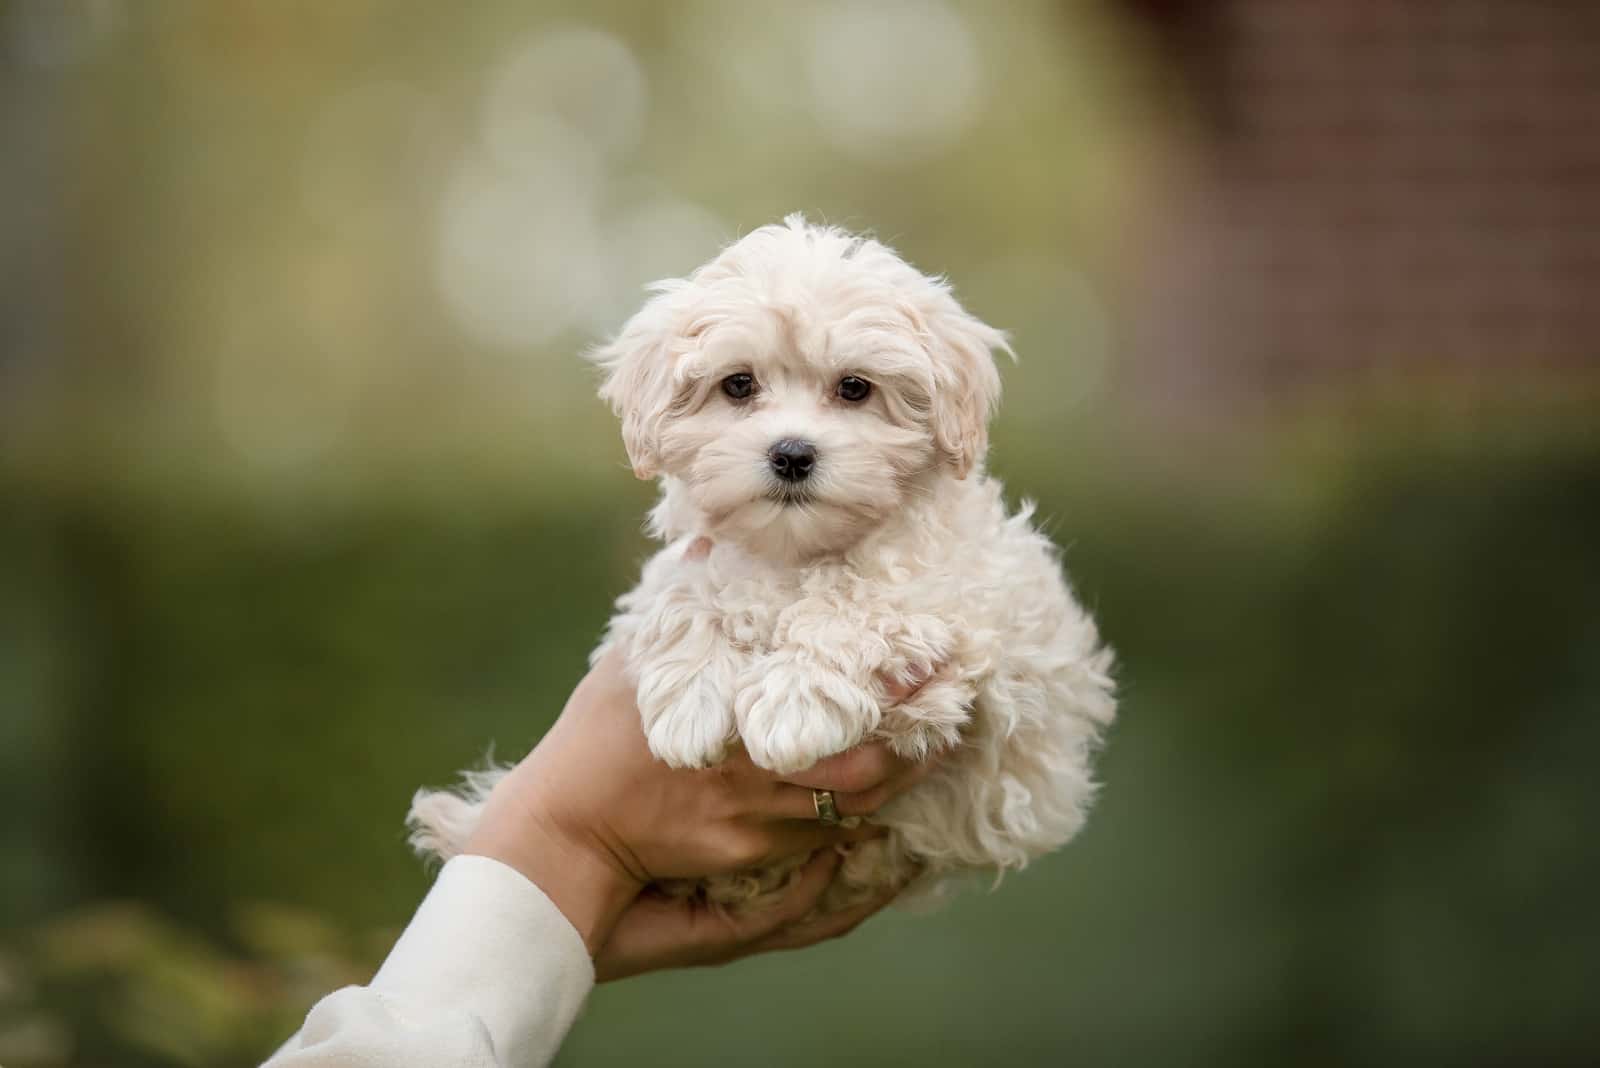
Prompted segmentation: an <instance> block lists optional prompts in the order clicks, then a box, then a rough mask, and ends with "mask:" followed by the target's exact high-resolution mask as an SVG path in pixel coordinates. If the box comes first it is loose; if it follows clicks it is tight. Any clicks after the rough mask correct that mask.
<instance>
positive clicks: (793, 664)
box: [735, 658, 878, 773]
mask: <svg viewBox="0 0 1600 1068" xmlns="http://www.w3.org/2000/svg"><path fill="white" fill-rule="evenodd" d="M735 708H736V710H737V714H738V721H739V734H740V736H741V737H743V738H744V747H745V749H746V751H748V752H749V754H750V759H751V760H753V761H755V762H756V763H757V764H758V765H760V766H761V767H763V768H767V769H768V770H770V771H776V772H780V773H782V772H794V771H800V770H801V769H803V768H809V767H810V766H811V765H813V764H815V763H816V762H817V761H819V760H821V759H823V758H824V757H830V756H832V755H833V754H835V753H842V752H844V751H845V750H846V749H849V748H850V747H851V746H853V745H855V744H856V743H857V742H859V741H861V739H862V738H863V737H864V736H865V735H866V733H867V732H868V731H870V730H871V729H872V728H873V727H875V726H876V725H877V723H878V702H877V700H876V699H875V698H874V697H873V696H872V694H870V693H868V692H867V691H865V690H863V689H862V688H861V687H859V686H857V685H855V683H853V682H851V681H850V680H849V679H847V678H845V677H844V676H843V675H840V674H838V673H837V672H834V671H830V670H828V669H826V668H821V667H817V666H815V665H811V664H807V663H804V662H802V661H799V660H794V659H778V658H768V659H767V660H764V661H759V662H758V663H756V664H755V665H753V666H752V668H751V669H750V671H749V672H748V673H747V674H746V675H745V677H744V678H743V679H741V680H740V688H739V696H738V699H737V701H736V702H735Z"/></svg>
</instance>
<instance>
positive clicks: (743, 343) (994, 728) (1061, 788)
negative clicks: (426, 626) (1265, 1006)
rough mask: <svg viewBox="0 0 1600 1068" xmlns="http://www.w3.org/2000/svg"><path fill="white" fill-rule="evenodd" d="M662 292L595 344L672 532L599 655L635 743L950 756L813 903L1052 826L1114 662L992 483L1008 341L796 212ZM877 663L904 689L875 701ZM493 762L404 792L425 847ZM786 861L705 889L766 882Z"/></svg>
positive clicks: (690, 754)
mask: <svg viewBox="0 0 1600 1068" xmlns="http://www.w3.org/2000/svg"><path fill="white" fill-rule="evenodd" d="M653 291H654V293H655V296H654V297H653V298H652V299H651V300H650V301H649V303H647V304H646V305H645V307H644V308H643V309H642V310H641V311H640V312H638V314H636V315H635V316H634V317H633V318H632V319H631V320H630V321H629V322H628V323H627V325H626V326H625V327H624V328H623V330H622V332H621V333H620V334H619V335H618V336H617V337H616V338H615V339H614V340H613V341H611V342H610V343H609V344H607V345H605V346H603V347H601V348H600V349H598V350H597V351H596V352H595V353H594V359H595V361H596V362H597V363H598V364H599V366H600V367H601V368H602V369H603V370H604V371H605V374H606V377H605V382H604V385H603V386H602V387H601V390H600V393H601V396H602V397H604V398H605V399H606V400H608V401H610V403H611V404H612V406H613V407H614V408H615V410H616V411H617V413H618V414H619V415H620V416H621V417H622V436H623V441H624V443H625V444H626V447H627V451H628V456H629V458H630V459H631V461H632V463H633V469H634V472H635V474H637V475H638V476H639V477H640V478H659V479H660V480H661V487H662V494H661V500H660V503H659V504H658V505H657V506H656V508H655V510H654V511H653V512H652V513H651V516H650V529H651V531H652V533H654V534H655V535H656V536H657V537H659V538H660V539H661V540H662V541H664V542H666V543H667V544H666V547H665V548H664V549H662V550H661V552H660V553H658V554H657V555H656V556H655V557H654V558H653V559H652V560H651V561H650V562H649V563H648V564H647V565H646V566H645V568H644V574H643V577H642V579H641V580H640V582H639V585H638V586H637V587H636V588H635V589H634V590H633V591H632V592H630V593H628V594H626V595H625V596H623V597H622V598H621V599H620V600H619V601H618V608H619V611H618V613H617V615H616V616H615V617H614V618H613V619H612V621H611V624H610V627H609V630H608V632H607V634H606V637H605V641H604V643H603V644H602V645H601V648H600V650H598V651H597V652H596V656H597V657H598V656H599V655H600V654H601V653H603V652H604V651H605V650H607V649H609V648H611V647H613V646H616V647H620V648H621V649H622V651H623V653H624V657H625V663H626V665H627V670H628V671H629V673H630V678H632V679H636V680H637V682H638V704H639V712H640V716H641V719H642V725H643V728H644V732H645V734H646V736H647V737H648V739H649V744H650V748H651V750H652V751H653V752H654V753H655V755H656V756H657V757H659V758H660V759H662V760H664V761H666V762H667V763H669V764H673V765H677V766H681V767H704V766H706V765H710V764H714V763H716V762H717V761H719V760H721V759H722V757H723V756H724V754H725V753H726V752H727V750H728V747H729V746H730V745H735V744H741V743H742V744H743V745H744V747H745V748H746V750H747V751H748V752H749V754H750V757H751V758H752V759H753V760H754V761H755V762H756V763H757V764H759V765H761V766H763V767H766V768H769V769H772V770H773V771H777V772H794V771H798V770H799V769H802V768H806V767H809V766H810V765H812V764H814V763H816V762H817V761H818V760H821V759H822V758H824V757H827V756H830V755H832V754H834V753H838V752H841V751H843V750H845V749H849V748H850V747H852V746H855V745H857V744H859V743H860V742H862V741H863V740H864V739H867V738H873V737H876V738H883V739H887V740H888V742H889V743H890V744H891V745H892V746H893V747H894V748H895V749H896V750H897V751H898V752H900V753H902V754H903V755H906V756H910V757H913V758H922V757H924V756H926V755H928V754H930V753H934V752H939V751H943V750H953V752H952V753H950V754H949V755H947V756H946V757H945V758H944V759H943V760H942V761H941V763H940V766H939V769H938V770H937V771H936V772H935V773H934V774H933V775H931V776H930V777H929V778H928V779H927V780H925V781H924V782H922V783H921V784H919V785H918V786H917V787H915V788H914V789H912V790H910V791H909V792H907V793H906V794H904V795H902V796H901V797H899V798H897V799H896V800H895V801H893V802H892V803H891V804H890V805H888V806H887V807H886V808H884V809H883V810H882V811H880V812H878V813H877V814H876V815H875V816H873V817H872V819H873V820H874V821H875V822H878V823H881V824H883V825H884V826H886V827H888V828H890V832H891V833H890V835H889V836H888V837H887V838H885V839H881V840H877V841H872V842H868V843H865V844H862V845H859V846H856V847H854V848H853V851H852V853H851V855H850V856H849V857H848V858H847V860H846V863H845V865H844V867H843V869H842V872H841V875H840V878H839V880H838V882H837V883H836V885H835V887H834V888H833V890H832V891H830V895H829V897H828V899H826V900H825V902H824V908H838V907H843V906H844V905H846V904H848V903H850V902H852V901H855V900H859V899H861V898H863V897H865V896H868V895H870V894H871V893H873V892H875V891H877V890H879V889H881V888H883V887H886V886H888V885H890V884H892V883H897V882H900V881H902V880H904V879H906V878H908V877H910V876H912V875H914V874H916V875H918V876H919V883H920V885H921V886H922V887H923V888H924V889H928V888H932V887H934V886H937V885H938V884H939V883H941V882H943V881H944V880H945V877H947V876H949V875H952V874H955V873H959V872H963V871H973V870H986V871H989V872H993V873H998V872H999V871H1003V870H1005V869H1009V868H1020V867H1022V866H1023V865H1024V864H1026V863H1027V862H1028V861H1029V860H1030V859H1032V858H1034V857H1037V856H1039V855H1040V854H1042V853H1045V852H1047V851H1049V850H1051V849H1054V848H1056V847H1058V846H1060V845H1062V844H1063V843H1065V842H1066V841H1067V840H1068V839H1069V838H1071V837H1072V836H1073V834H1074V833H1076V832H1077V830H1078V829H1079V827H1080V826H1082V824H1083V821H1084V817H1085V813H1086V809H1087V806H1088V803H1089V801H1090V799H1091V796H1092V794H1093V785H1092V782H1091V779H1090V758H1091V756H1092V754H1093V751H1094V750H1095V748H1096V745H1097V743H1098V741H1099V737H1100V733H1101V731H1102V729H1103V728H1105V727H1106V725H1107V724H1109V723H1110V722H1111V719H1112V716H1113V713H1114V711H1115V707H1116V705H1115V699H1114V697H1113V689H1112V681H1111V678H1110V669H1111V661H1112V657H1111V653H1110V651H1109V650H1108V649H1106V648H1105V647H1104V646H1103V645H1102V644H1101V643H1100V640H1099V637H1098V635H1097V633H1096V629H1095V625H1094V622H1093V620H1092V619H1090V617H1089V616H1088V615H1087V614H1086V613H1085V612H1084V610H1083V608H1082V607H1080V606H1079V605H1078V603H1077V602H1076V601H1075V600H1074V599H1073V597H1072V595H1071V593H1070V592H1069V590H1068V588H1067V585H1066V583H1065V582H1064V581H1063V578H1062V574H1061V569H1060V566H1059V563H1058V561H1057V556H1056V552H1055V549H1054V547H1053V546H1052V545H1051V543H1050V542H1049V540H1048V539H1046V538H1045V537H1044V536H1043V535H1042V534H1040V533H1039V532H1038V531H1036V530H1034V529H1033V527H1032V526H1031V524H1030V523H1029V509H1028V508H1024V509H1023V511H1022V512H1021V514H1019V515H1014V516H1008V515H1007V514H1006V509H1005V505H1004V503H1003V502H1002V500H1001V492H1000V486H999V485H998V484H997V483H996V482H994V481H993V480H991V479H989V478H988V477H986V476H985V474H984V471H983V458H984V451H985V447H986V444H987V438H988V431H987V424H988V419H989V414H990V412H991V410H992V408H993V407H994V405H995V402H996V400H997V399H998V395H999V390H1000V379H999V375H998V373H997V372H996V369H995V365H994V361H993V359H992V354H993V353H994V352H996V351H1009V349H1008V346H1007V344H1006V340H1005V337H1004V335H1002V334H1001V333H1000V332H999V331H996V330H994V329H993V328H991V327H989V326H986V325H985V324H984V323H982V322H980V321H979V320H977V319H976V318H974V317H973V316H972V315H970V314H968V313H967V312H966V311H965V310H963V309H962V307H961V306H960V304H958V303H957V302H956V300H955V298H954V296H953V295H952V294H951V291H950V287H949V286H948V285H946V284H945V283H944V282H943V281H941V280H938V279H932V278H928V277H926V276H924V275H922V274H920V273H919V272H918V271H916V270H915V269H914V268H912V267H911V266H909V265H908V264H906V263H905V262H904V261H903V260H901V259H900V258H899V257H898V256H897V255H895V253H894V252H893V251H892V250H890V249H888V248H886V247H885V246H883V245H881V244H879V243H878V242H876V241H873V240H869V239H865V238H860V237H855V236H852V235H849V234H846V233H843V232H841V231H839V230H836V229H833V228H829V227H818V226H813V225H809V224H807V223H806V222H805V220H804V219H802V218H801V217H799V216H792V217H790V218H789V219H788V220H786V222H785V224H784V225H781V226H766V227H762V228H761V229H759V230H756V231H755V232H753V233H751V234H749V235H748V236H746V237H744V238H743V239H741V240H740V241H738V242H736V243H735V244H733V245H731V246H729V247H728V248H727V249H725V250H724V251H723V252H722V253H721V254H720V255H719V256H717V257H716V258H715V259H714V260H712V261H711V262H710V263H708V264H706V265H705V266H704V267H701V268H700V269H699V270H698V271H696V272H695V273H694V274H693V275H691V276H690V277H689V278H687V279H683V280H677V281H670V282H663V283H659V284H657V285H656V286H655V287H654V290H653ZM702 538H706V539H709V540H710V543H711V546H712V548H711V549H710V554H709V556H707V557H706V558H705V559H703V560H692V561H691V560H687V559H686V556H687V555H698V554H688V553H686V550H687V549H688V547H689V546H690V545H692V544H695V543H696V542H697V541H698V540H699V539H702ZM703 544H704V543H703V542H702V543H700V545H701V546H703ZM895 680H898V681H899V682H900V684H901V686H902V687H904V686H905V685H907V684H915V683H917V682H921V683H922V684H921V686H920V688H918V689H917V690H916V691H915V692H914V694H913V695H912V696H911V697H910V698H909V699H908V700H906V701H904V702H902V703H899V704H896V705H893V707H891V708H889V709H888V710H887V711H885V706H886V704H887V703H888V702H887V700H886V685H888V684H890V683H891V682H893V681H895ZM924 680H925V681H924ZM493 778H494V776H493V775H492V774H490V775H479V776H475V777H474V778H473V781H472V785H471V786H470V787H469V789H468V791H467V792H466V794H464V795H463V794H449V793H431V794H430V793H424V794H419V795H418V798H417V801H416V804H415V806H414V808H413V813H412V820H413V823H414V825H415V827H416V830H417V834H416V839H417V840H418V841H419V843H421V845H422V846H423V847H424V848H426V849H429V850H431V851H433V852H437V853H440V854H442V855H446V856H448V855H450V854H451V853H453V852H455V851H456V850H457V849H459V848H460V846H461V844H462V843H463V842H464V840H465V838H466V835H467V833H468V832H469V831H470V829H471V827H472V824H473V823H474V822H475V819H476V811H477V806H478V805H479V804H481V801H482V798H483V796H484V795H485V793H486V792H487V789H488V787H490V786H491V785H492V783H493ZM800 859H803V858H797V859H796V861H795V862H793V863H790V864H785V865H779V866H777V867H774V868H772V869H770V870H764V871H761V872H753V873H750V874H749V875H747V876H742V877H730V878H722V879H717V880H713V881H712V882H710V883H707V884H704V885H703V887H702V889H703V890H704V891H705V892H706V893H707V894H708V895H709V896H710V897H711V898H712V899H714V900H718V901H722V902H724V903H738V902H740V901H748V900H751V899H755V898H759V897H762V896H764V895H766V894H768V893H770V892H773V891H774V890H776V889H777V888H779V887H780V886H781V884H782V882H783V881H784V879H785V878H786V876H787V873H788V872H789V871H790V870H791V869H792V868H793V867H794V866H795V865H796V864H798V862H799V860H800ZM678 889H680V890H691V889H694V887H679V888H678Z"/></svg>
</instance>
